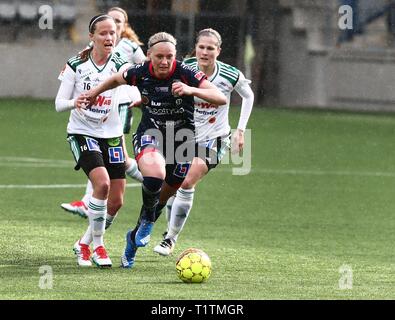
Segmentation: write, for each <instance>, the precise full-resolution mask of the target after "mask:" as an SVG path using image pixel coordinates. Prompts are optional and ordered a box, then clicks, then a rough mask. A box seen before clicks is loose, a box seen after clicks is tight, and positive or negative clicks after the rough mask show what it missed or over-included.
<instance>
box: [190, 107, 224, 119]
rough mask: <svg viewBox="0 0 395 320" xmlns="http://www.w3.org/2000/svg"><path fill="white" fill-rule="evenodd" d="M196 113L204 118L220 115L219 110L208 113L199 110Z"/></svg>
mask: <svg viewBox="0 0 395 320" xmlns="http://www.w3.org/2000/svg"><path fill="white" fill-rule="evenodd" d="M195 112H196V113H198V114H199V115H202V116H215V115H216V114H217V113H218V112H217V110H214V111H206V110H199V109H195ZM195 120H196V119H195Z"/></svg>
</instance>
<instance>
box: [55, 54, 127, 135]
mask: <svg viewBox="0 0 395 320" xmlns="http://www.w3.org/2000/svg"><path fill="white" fill-rule="evenodd" d="M126 67H127V62H126V61H125V60H123V59H122V58H121V57H120V55H119V53H113V54H111V56H110V57H109V58H108V60H107V62H106V63H105V65H103V66H97V65H96V64H95V63H94V62H93V60H92V59H91V57H90V55H89V58H88V59H87V60H81V58H80V57H79V56H75V57H72V58H71V59H69V60H68V62H67V64H66V66H65V67H64V69H63V70H62V72H61V73H60V75H59V78H58V79H59V80H60V81H62V82H64V83H65V84H67V86H68V90H67V91H68V92H70V97H69V98H70V99H75V98H77V97H78V96H79V95H80V94H81V93H82V92H85V91H87V90H89V89H91V88H93V87H96V86H97V85H99V84H100V83H101V82H103V81H105V80H106V79H108V78H109V77H110V76H112V75H113V74H115V73H117V72H118V71H120V70H123V69H125V68H126ZM118 105H119V95H118V88H115V89H113V90H107V91H105V92H103V93H102V94H100V95H99V96H98V99H97V102H96V104H95V105H92V106H91V107H90V108H89V109H72V110H71V111H70V118H69V123H68V125H67V132H68V133H73V134H82V135H89V136H93V137H96V138H113V137H119V136H122V134H123V126H122V123H121V120H120V117H119V112H118Z"/></svg>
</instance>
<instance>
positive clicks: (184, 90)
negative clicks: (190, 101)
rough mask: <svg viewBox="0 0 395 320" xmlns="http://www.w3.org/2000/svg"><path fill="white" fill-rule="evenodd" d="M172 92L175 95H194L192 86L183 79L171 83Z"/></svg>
mask: <svg viewBox="0 0 395 320" xmlns="http://www.w3.org/2000/svg"><path fill="white" fill-rule="evenodd" d="M171 93H172V94H173V96H175V97H179V96H184V95H185V96H190V95H192V90H191V87H190V86H188V85H186V84H185V83H183V82H181V81H176V82H173V83H172V85H171Z"/></svg>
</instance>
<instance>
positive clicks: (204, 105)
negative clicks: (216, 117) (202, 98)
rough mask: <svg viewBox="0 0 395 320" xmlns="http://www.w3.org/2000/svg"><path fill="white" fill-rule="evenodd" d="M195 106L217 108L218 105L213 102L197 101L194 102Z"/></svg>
mask: <svg viewBox="0 0 395 320" xmlns="http://www.w3.org/2000/svg"><path fill="white" fill-rule="evenodd" d="M195 108H200V109H213V108H215V109H218V106H217V105H215V104H211V103H209V102H197V103H195Z"/></svg>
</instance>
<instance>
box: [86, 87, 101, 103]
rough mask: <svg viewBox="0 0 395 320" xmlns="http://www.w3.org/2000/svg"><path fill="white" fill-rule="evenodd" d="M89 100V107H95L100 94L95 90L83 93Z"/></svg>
mask: <svg viewBox="0 0 395 320" xmlns="http://www.w3.org/2000/svg"><path fill="white" fill-rule="evenodd" d="M83 94H84V95H85V97H86V99H87V100H88V106H89V107H90V106H93V105H95V104H96V99H97V96H98V94H97V93H96V92H95V88H93V89H90V90H89V91H86V92H84V93H83Z"/></svg>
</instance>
